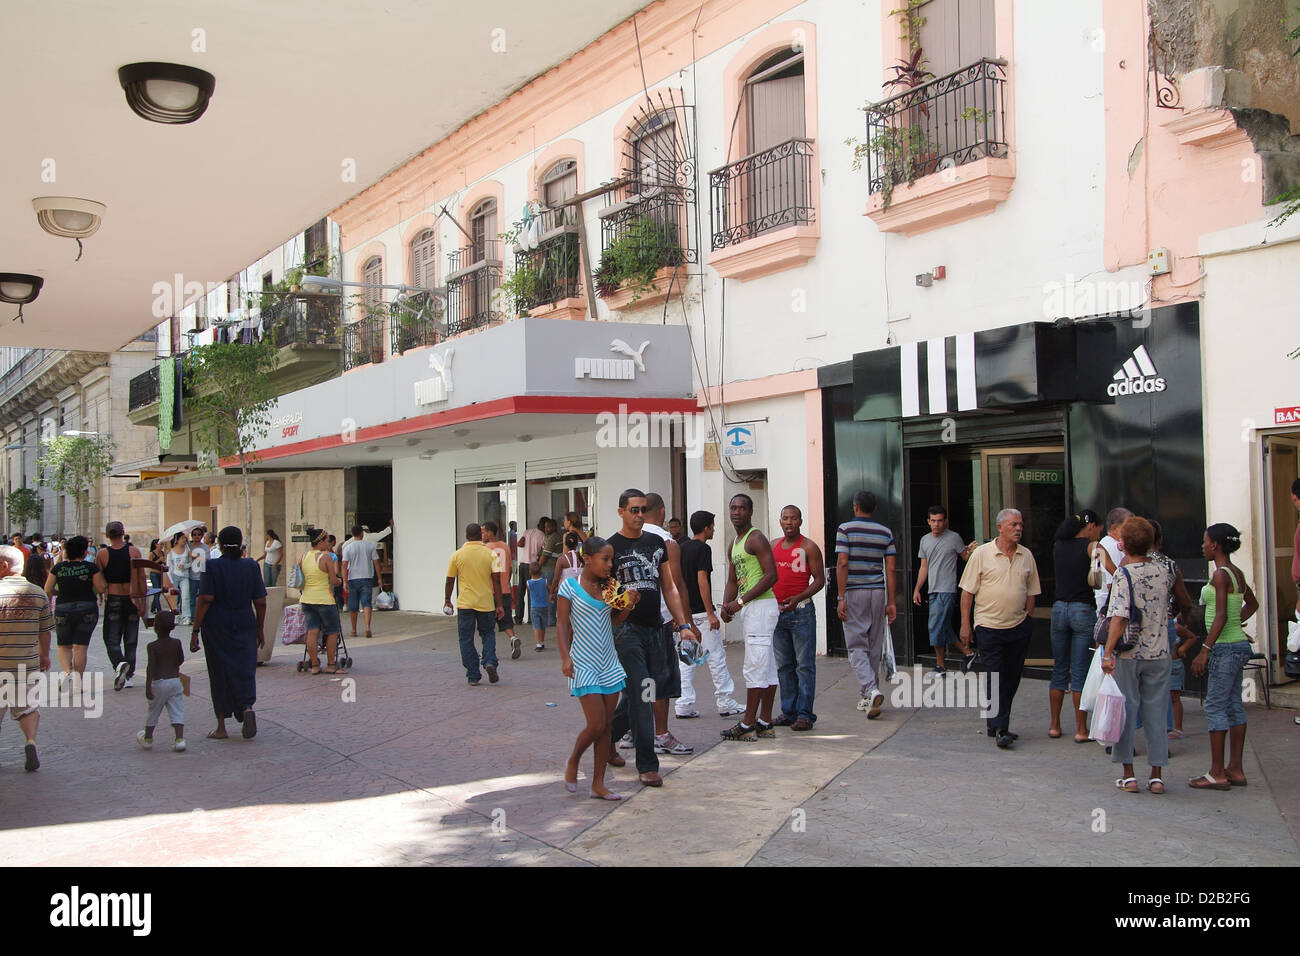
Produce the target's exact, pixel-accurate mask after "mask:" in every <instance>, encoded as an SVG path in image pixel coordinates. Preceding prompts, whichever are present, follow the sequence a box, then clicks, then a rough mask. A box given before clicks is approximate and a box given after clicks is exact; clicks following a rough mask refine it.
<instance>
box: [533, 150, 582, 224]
mask: <svg viewBox="0 0 1300 956" xmlns="http://www.w3.org/2000/svg"><path fill="white" fill-rule="evenodd" d="M538 186H539V190H538V191H539V193H540V198H541V200H542V204H543V205H544V206H546V208H547V209H553V210H556V212H554V213H552V214H551V223H548V225H550V224H554V225H560V224H561V223H564V222H576V221H577V220H576V219H575V218H574V211H573V209H572V208H569V209H565V210H564V211H563V212H561V211H559V210H560V204H561V203H563V202H564V201H565V200H566V199H572V198H573V197H574V196H576V195H578V164H577V162H576V161H575V160H572V159H562V160H560V161H559V162H558V163H555V164H554V165H552V166H551V168H550V169H548V170H547V171H546V172H545V173H543V174H542V178H541V181H540V182H539V183H538Z"/></svg>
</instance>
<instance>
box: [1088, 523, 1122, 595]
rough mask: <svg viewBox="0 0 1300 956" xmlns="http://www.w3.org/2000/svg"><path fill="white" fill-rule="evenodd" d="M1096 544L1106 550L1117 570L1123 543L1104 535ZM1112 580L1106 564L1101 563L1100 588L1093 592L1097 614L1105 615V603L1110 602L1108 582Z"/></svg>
mask: <svg viewBox="0 0 1300 956" xmlns="http://www.w3.org/2000/svg"><path fill="white" fill-rule="evenodd" d="M1097 544H1098V545H1100V546H1101V547H1103V548H1105V549H1106V553H1107V554H1108V555H1110V559H1111V561H1113V562H1114V564H1115V567H1116V568H1118V567H1119V563H1120V562H1121V561H1123V560H1124V544H1123V542H1122V541H1119V540H1117V539H1115V538H1112V537H1111V536H1110V535H1108V534H1104V535H1102V536H1101V540H1100V541H1098V542H1097ZM1114 579H1115V576H1114V575H1113V574H1111V573H1110V572H1109V571H1107V570H1106V562H1104V561H1103V562H1102V564H1101V587H1099V588H1098V589H1097V590H1096V591H1094V592H1093V596H1094V597H1096V599H1097V613H1098V614H1105V613H1106V605H1107V602H1109V601H1110V582H1111V581H1113V580H1114Z"/></svg>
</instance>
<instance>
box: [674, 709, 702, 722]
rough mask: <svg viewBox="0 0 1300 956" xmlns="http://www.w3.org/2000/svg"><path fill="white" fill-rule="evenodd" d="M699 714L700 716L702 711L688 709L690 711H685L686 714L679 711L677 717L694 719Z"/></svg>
mask: <svg viewBox="0 0 1300 956" xmlns="http://www.w3.org/2000/svg"><path fill="white" fill-rule="evenodd" d="M698 716H700V712H699V711H698V710H688V711H687V712H686V713H684V714H683V713H680V712H678V714H677V719H678V720H694V719H695V718H696V717H698Z"/></svg>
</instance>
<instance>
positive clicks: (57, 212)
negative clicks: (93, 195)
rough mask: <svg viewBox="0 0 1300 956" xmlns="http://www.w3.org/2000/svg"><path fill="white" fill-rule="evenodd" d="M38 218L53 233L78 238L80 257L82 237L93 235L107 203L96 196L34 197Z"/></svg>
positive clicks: (79, 257) (102, 219)
mask: <svg viewBox="0 0 1300 956" xmlns="http://www.w3.org/2000/svg"><path fill="white" fill-rule="evenodd" d="M32 208H33V209H35V210H36V222H37V223H38V224H39V225H40V227H41V228H42V229H44V230H45V231H46V232H48V233H49V234H50V235H51V236H61V237H63V238H64V239H76V240H77V259H76V261H80V260H81V251H82V250H81V240H82V239H85V238H86V237H87V236H93V235H94V234H95V232H96V231H97V230H98V229H99V226H100V223H102V222H103V221H104V210H105V208H106V207H105V206H104V204H103V203H102V202H95V201H94V200H93V199H75V198H73V197H72V196H38V197H37V198H35V199H33V200H32Z"/></svg>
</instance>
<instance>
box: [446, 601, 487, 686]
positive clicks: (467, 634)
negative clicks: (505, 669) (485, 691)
mask: <svg viewBox="0 0 1300 956" xmlns="http://www.w3.org/2000/svg"><path fill="white" fill-rule="evenodd" d="M495 625H496V612H495V611H471V610H469V609H467V608H460V609H458V610H457V611H456V633H457V635H458V636H459V637H460V662H461V663H462V664H464V665H465V676H466V677H467V678H468V679H469V680H472V681H477V680H479V679H480V678H481V677H482V676H483V675H482V673H481V672H480V671H479V669H478V667H479V654H478V649H477V648H476V647H475V646H474V631H475V629H476V628H477V630H478V636H479V638H480V639H481V640H482V642H483V666H484V667H496V666H497V632H496V626H495Z"/></svg>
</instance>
